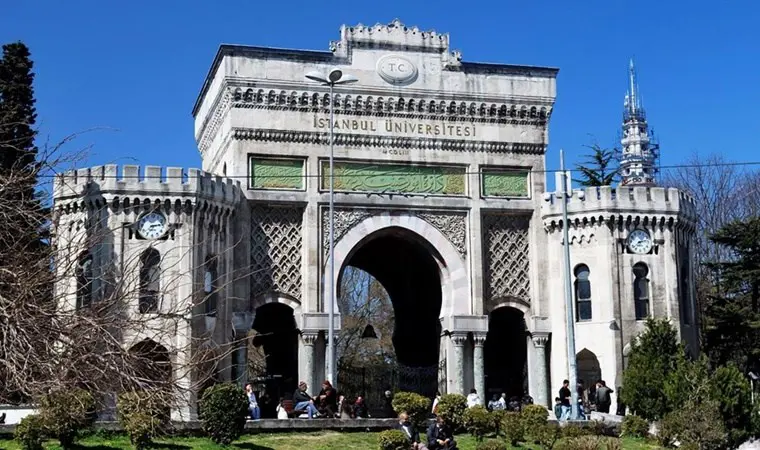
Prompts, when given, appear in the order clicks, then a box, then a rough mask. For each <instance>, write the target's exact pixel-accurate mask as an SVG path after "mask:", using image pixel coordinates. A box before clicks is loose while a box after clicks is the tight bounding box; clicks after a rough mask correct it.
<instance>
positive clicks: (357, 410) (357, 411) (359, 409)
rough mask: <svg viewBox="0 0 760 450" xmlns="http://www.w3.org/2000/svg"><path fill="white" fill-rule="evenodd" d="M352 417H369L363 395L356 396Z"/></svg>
mask: <svg viewBox="0 0 760 450" xmlns="http://www.w3.org/2000/svg"><path fill="white" fill-rule="evenodd" d="M354 417H355V418H357V419H366V418H367V417H369V412H368V411H367V403H366V402H365V401H364V396H362V395H360V396H358V397H356V401H355V402H354Z"/></svg>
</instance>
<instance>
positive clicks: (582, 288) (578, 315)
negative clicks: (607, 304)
mask: <svg viewBox="0 0 760 450" xmlns="http://www.w3.org/2000/svg"><path fill="white" fill-rule="evenodd" d="M573 273H574V274H575V283H574V284H575V320H576V321H578V322H585V321H589V320H591V318H592V317H593V316H592V309H591V281H589V275H590V271H589V268H588V266H587V265H585V264H578V265H577V266H575V270H573Z"/></svg>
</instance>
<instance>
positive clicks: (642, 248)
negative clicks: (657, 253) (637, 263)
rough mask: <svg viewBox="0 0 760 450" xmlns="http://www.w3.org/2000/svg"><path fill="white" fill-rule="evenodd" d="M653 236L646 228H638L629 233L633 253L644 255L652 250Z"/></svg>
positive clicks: (630, 247) (629, 244) (629, 246)
mask: <svg viewBox="0 0 760 450" xmlns="http://www.w3.org/2000/svg"><path fill="white" fill-rule="evenodd" d="M652 245H653V243H652V237H651V236H650V235H649V233H648V232H647V231H646V230H642V229H636V230H633V231H631V233H630V234H628V249H629V250H631V251H632V252H633V253H637V254H639V255H644V254H647V253H649V252H650V251H651V250H652Z"/></svg>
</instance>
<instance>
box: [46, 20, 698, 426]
mask: <svg viewBox="0 0 760 450" xmlns="http://www.w3.org/2000/svg"><path fill="white" fill-rule="evenodd" d="M335 67H337V68H339V69H340V70H341V71H342V72H343V73H346V74H351V75H354V76H356V77H357V78H358V79H359V81H358V83H355V84H351V85H340V86H336V87H335V89H334V97H333V98H331V97H330V94H329V89H328V88H327V87H325V86H321V85H319V84H317V83H313V82H311V81H309V80H307V79H306V78H305V74H306V73H307V72H308V71H312V70H319V71H321V72H328V71H330V70H332V69H333V68H335ZM556 76H557V70H556V69H552V68H544V67H525V66H513V65H507V64H482V63H473V62H468V61H465V60H463V59H462V54H461V53H459V52H453V51H451V50H450V48H449V38H448V35H446V34H441V33H436V32H428V31H420V30H418V29H416V28H414V27H406V26H404V25H403V24H401V23H400V22H398V21H394V22H392V23H390V24H387V25H380V24H378V25H376V26H371V27H367V26H362V25H359V26H356V27H349V26H344V27H342V28H341V38H340V40H338V41H336V42H333V43H332V44H331V47H330V51H323V52H319V51H299V50H284V49H274V48H261V47H250V46H232V45H223V46H221V47H220V49H219V52H218V54H217V56H216V58H215V59H214V62H213V64H212V67H211V70H210V71H209V73H208V77H207V79H206V81H205V83H204V84H203V87H202V89H201V92H200V95H199V97H198V99H197V102H196V104H195V107H194V109H193V116H194V118H195V138H196V142H197V144H198V149H199V151H200V154H201V157H202V164H203V169H204V170H205V171H206V172H199V171H190V172H188V173H187V174H185V173H184V172H183V171H181V170H179V169H172V168H170V169H168V170H167V171H166V173H165V174H164V173H163V172H162V171H161V169H160V168H154V167H148V168H146V169H145V175H144V176H143V177H141V176H139V174H138V169H137V168H133V167H131V166H127V167H125V169H124V173H123V174H119V175H118V176H117V174H116V171H117V170H116V168H115V166H104V167H101V168H93V169H89V170H87V169H85V170H79V171H75V172H72V173H69V174H66V175H65V176H62V178H61V180H60V181H61V183H59V184H57V187H56V191H55V197H56V210H57V211H58V212H59V214H60V217H61V221H60V226H61V227H62V228H61V229H63V230H65V233H63V234H62V235H61V236H62V237H61V239H62V240H64V241H66V242H69V243H70V242H75V243H77V244H76V245H79V244H78V241H76V239H75V235H76V234H77V233H78V232H83V230H84V231H86V230H88V229H90V228H94V227H96V226H99V227H101V228H111V229H113V230H121V229H122V227H124V224H125V223H127V224H128V226H127V227H126V230H127V231H126V233H125V234H123V235H121V234H120V235H119V236H120V237H119V238H118V239H116V240H115V241H114V242H112V243H111V244H109V245H111V247H109V248H110V250H109V251H110V252H111V253H106V255H111V256H110V258H111V259H112V260H113V261H120V259H119V252H120V251H122V250H121V249H122V242H120V241H119V239H121V240H123V244H124V245H126V246H125V247H123V248H126V249H127V251H130V252H134V251H137V249H144V248H147V247H151V246H152V247H155V248H157V249H159V250H160V251H161V252H164V251H168V252H169V254H172V253H171V252H172V251H176V250H177V249H185V250H187V249H192V250H187V255H186V256H185V257H183V258H179V261H178V264H177V265H175V266H174V267H175V268H174V269H172V270H171V271H164V272H162V276H167V277H168V276H170V275H171V276H179V277H181V278H182V280H183V282H184V284H181V285H178V286H179V287H176V288H174V287H172V289H173V290H172V292H171V295H170V296H169V298H170V299H171V301H173V302H177V303H179V304H186V305H190V307H191V308H192V307H194V304H193V301H194V298H196V297H197V295H196V293H195V292H194V291H193V289H190V288H189V287H188V286H200V287H203V288H204V296H205V297H209V295H207V294H209V292H206V291H205V289H206V288H207V287H209V286H211V287H213V286H214V283H213V281H214V278H213V277H212V276H211V275H210V274H211V273H212V272H211V271H210V270H211V269H209V268H208V267H209V258H211V260H212V261H217V260H219V261H220V262H221V263H220V264H218V265H216V266H214V270H215V271H218V272H219V274H218V275H219V279H220V280H221V281H223V282H224V288H223V289H221V290H220V295H219V298H218V307H217V310H214V311H211V310H206V311H204V312H203V313H202V316H203V317H202V318H201V319H202V320H200V319H199V320H197V321H192V323H188V325H187V326H188V327H189V329H190V330H191V334H193V335H197V336H199V337H200V339H202V340H203V339H207V340H208V345H211V343H213V345H219V346H224V345H227V344H230V343H231V341H230V340H231V339H233V338H235V337H238V338H240V337H241V336H245V335H246V329H250V328H251V327H253V328H255V329H256V331H258V332H259V336H262V337H261V339H266V338H265V337H263V336H267V335H272V336H277V338H276V339H277V340H278V341H277V343H278V346H280V347H282V348H286V350H282V351H287V352H290V353H288V354H286V355H284V356H283V355H278V357H277V358H274V359H275V360H277V361H278V363H277V364H279V366H277V369H272V370H278V371H280V372H283V373H278V374H279V375H281V377H280V378H278V379H281V380H290V381H288V382H292V381H293V380H306V381H307V383H309V384H311V385H312V386H314V383H315V382H318V380H321V379H324V378H325V377H328V378H334V377H333V375H334V374H330V373H328V371H327V366H328V364H326V359H327V355H326V354H327V352H326V349H327V347H326V340H327V335H328V334H329V333H328V330H329V329H330V328H331V327H330V314H329V312H328V311H329V305H330V300H331V299H333V298H335V296H336V295H337V294H338V292H337V289H335V286H336V285H337V281H338V280H340V279H341V278H340V277H341V270H343V268H344V267H346V266H352V265H353V267H362V268H363V269H362V270H367V271H368V272H370V273H371V274H372V275H373V276H375V278H376V279H378V281H380V282H381V283H382V284H383V286H384V287H385V288H386V290H387V291H388V292H389V293H392V294H390V296H391V301H392V302H393V306H394V310H396V312H397V314H396V316H395V317H396V318H395V320H394V325H395V328H394V331H393V332H394V335H396V334H397V335H398V336H404V334H405V333H411V334H407V336H414V338H415V339H418V341H417V342H415V344H417V345H416V346H418V347H422V346H425V348H426V350H425V352H426V353H425V354H424V355H422V356H420V355H415V354H411V353H410V352H407V353H409V354H406V355H405V357H409V358H412V359H413V358H414V357H419V361H418V362H419V364H417V366H415V364H407V363H406V362H405V363H404V368H403V370H400V373H401V376H402V378H403V379H404V383H406V385H409V386H419V387H420V389H421V390H422V389H428V390H429V388H430V386H429V385H430V383H431V382H432V383H435V378H438V382H439V386H433V392H435V390H436V388H438V389H439V390H440V391H442V392H458V393H463V392H465V391H467V390H469V389H470V388H472V387H473V386H474V387H475V388H476V389H477V390H478V391H479V392H480V394H481V398H482V399H486V398H487V397H490V394H492V393H494V392H499V393H500V392H503V391H502V390H501V389H506V388H504V386H502V385H500V384H499V383H500V382H501V381H504V380H506V379H507V378H509V377H514V376H517V377H520V376H522V378H523V381H525V377H527V388H528V391H529V393H530V394H531V395H532V396H533V397H534V398H535V399H536V401H537V403H540V404H544V405H548V404H549V403H550V399H551V396H550V395H549V392H553V391H556V390H557V389H558V388H559V387H558V383H559V382H561V380H563V379H564V378H566V377H567V366H568V364H567V356H566V354H567V347H566V342H567V329H566V315H565V311H566V308H567V306H566V305H565V296H564V284H563V276H564V274H565V273H566V272H567V269H568V268H567V267H564V262H563V261H564V259H563V255H562V249H563V246H564V245H566V244H567V245H568V246H569V248H570V250H571V262H572V264H573V267H571V268H569V269H570V272H571V274H572V275H573V276H574V277H575V278H574V280H573V283H574V286H576V287H577V289H578V293H582V294H583V296H585V297H583V298H581V297H579V296H578V295H577V294H578V293H576V294H575V295H574V301H575V302H576V303H577V304H574V305H573V306H572V307H573V308H574V310H576V312H578V317H577V318H578V323H577V327H576V329H577V332H576V344H577V348H578V349H579V350H580V351H579V355H580V356H579V358H580V357H581V356H582V357H583V363H584V364H586V365H584V366H583V370H584V371H585V372H584V373H592V371H591V370H592V369H593V368H594V367H598V370H599V371H600V373H598V374H596V373H595V375H594V376H596V375H598V376H599V377H603V378H604V379H605V380H606V381H607V383H608V384H609V385H611V386H615V383H616V381H617V380H619V379H620V375H621V373H622V365H623V349H624V348H625V347H626V345H628V344H629V342H630V340H631V339H633V338H634V337H635V335H636V333H638V332H639V331H640V330H641V328H642V324H643V323H644V322H643V318H644V317H642V314H643V313H646V314H648V315H654V316H659V317H670V318H672V319H673V320H674V321H677V322H678V323H679V326H680V332H681V334H682V336H683V337H684V338H685V339H687V341H689V342H696V341H695V340H694V339H693V338H694V336H696V334H695V330H696V329H697V325H696V318H695V317H694V312H693V311H694V307H693V292H692V291H691V287H690V286H691V284H690V277H691V275H690V270H691V266H690V263H691V252H693V245H692V244H691V240H692V238H693V220H694V218H693V216H692V209H691V206H690V205H691V203H690V201H689V199H688V198H687V197H685V196H684V195H683V194H681V193H679V192H678V191H675V190H667V189H661V188H654V187H652V188H641V189H645V190H641V189H639V188H637V189H628V188H625V187H621V188H618V189H617V190H615V189H612V188H599V189H596V188H594V189H586V190H585V191H582V193H581V192H579V191H576V192H574V193H573V195H572V196H571V198H570V199H569V200H568V204H567V205H568V208H569V216H570V220H569V223H568V224H567V225H568V226H569V227H570V230H569V231H570V233H569V234H570V239H569V240H570V242H568V243H565V242H564V240H563V239H562V237H561V236H562V233H561V231H562V227H563V226H565V224H564V223H563V221H562V219H561V217H562V214H561V207H560V206H561V204H562V203H561V201H560V200H558V196H557V194H556V193H545V192H544V190H545V186H546V180H545V178H546V177H545V173H546V161H545V152H546V149H547V146H548V126H549V121H550V118H551V113H552V109H553V106H554V101H555V98H556ZM331 108H334V112H335V122H334V124H333V129H334V140H333V143H334V148H333V151H332V152H331V150H330V146H329V141H328V136H329V133H328V130H329V129H330V126H331V123H330V121H329V117H330V114H329V112H330V109H331ZM331 154H332V155H334V164H333V169H334V170H333V171H332V172H331V171H330V168H329V163H328V161H329V158H330V155H331ZM212 174H213V175H212ZM111 175H113V177H111ZM186 175H189V177H187V178H188V179H187V180H184V181H183V178H185V176H186ZM330 176H333V186H334V188H335V189H334V197H333V200H334V202H335V215H334V225H335V248H334V252H333V254H334V258H335V259H334V261H332V262H333V263H334V264H329V262H330V261H329V255H330V254H331V253H330V251H329V242H328V222H329V216H328V203H329V201H330V194H329V192H330V190H329V186H330ZM224 177H230V178H231V179H235V180H237V181H238V182H236V183H233V182H231V181H228V180H226V179H225V178H224ZM72 186H73V187H72ZM92 205H99V208H100V209H97V208H94V207H93V206H92ZM150 205H153V206H155V208H152V207H149V206H150ZM96 209H97V211H98V212H97V214H95V213H93V212H94V211H95V210H96ZM147 210H151V211H154V212H160V213H161V214H164V215H166V217H167V220H168V222H169V223H171V224H172V227H171V228H170V230H168V231H167V232H166V234H165V235H164V237H163V238H162V239H159V240H150V239H142V240H140V239H135V238H134V236H135V233H137V229H136V228H135V226H134V223H136V222H137V221H138V220H139V218H140V217H142V216H141V215H142V214H144V213H145V211H147ZM77 230H79V231H77ZM634 232H636V233H638V234H637V236H642V234H647V235H650V236H651V238H652V241H651V242H649V244H651V246H652V247H651V250H650V251H649V252H648V253H646V252H645V253H636V252H634V251H632V250H631V245H630V242H628V241H629V240H630V236H631V235H632V233H634ZM638 239H640V241H641V239H643V238H638ZM117 241H119V242H117ZM639 243H640V244H641V242H639ZM644 244H647V242H644ZM642 245H643V244H642ZM644 247H646V246H644ZM637 248H643V247H641V245H639V247H637ZM646 248H648V247H646ZM230 249H232V250H230ZM162 254H163V253H162ZM212 256H213V257H212ZM642 265H646V267H647V269H648V270H647V271H646V275H645V276H646V277H648V278H646V279H642V278H641V276H639V277H638V278H635V277H634V275H633V274H634V268H635V269H636V272H635V273H637V274H641V273H644V272H642V271H641V270H640V269H641V268H642ZM331 266H334V270H333V272H330V267H331ZM118 269H119V270H121V271H123V272H125V273H130V271H134V269H133V268H130V267H126V266H125V267H119V268H118ZM164 274H165V275H164ZM330 281H332V283H331V282H330ZM634 282H636V283H639V284H638V285H637V287H641V286H643V284H641V283H644V282H646V283H648V284H647V286H648V287H649V290H648V292H649V293H650V295H649V297H647V298H646V299H643V300H642V299H641V298H636V299H634V289H633V283H634ZM72 283H74V282H73V281H72ZM72 285H75V283H74V284H72ZM172 286H174V285H172ZM220 286H221V285H220ZM330 286H332V287H333V291H332V292H331V291H329V288H330ZM579 286H580V287H579ZM64 287H66V286H64ZM68 288H71V286H68ZM581 288H582V289H581ZM587 288H588V289H587ZM639 291H640V290H637V291H636V292H639ZM589 292H590V293H589ZM588 296H590V298H587V297H588ZM581 301H582V302H584V303H583V304H582V305H581V303H579V302H581ZM183 302H184V303H183ZM332 304H333V305H334V306H335V305H336V304H337V302H334V303H332ZM634 304H635V306H634ZM580 306H583V311H582V314H581V312H579V311H580ZM199 309H200V306H198V307H196V308H195V309H194V311H196V312H197V310H199ZM341 313H343V312H342V311H340V310H339V308H336V310H335V317H334V318H333V320H334V321H333V326H334V330H336V331H337V332H339V329H340V327H341V324H342V318H341ZM502 313H503V314H502ZM277 314H280V316H277ZM402 316H403V317H402ZM505 317H507V318H505ZM500 321H501V322H500ZM233 324H234V326H233ZM275 324H276V327H279V328H278V329H268V328H267V327H273V326H275ZM425 327H427V328H425ZM261 330H264V331H261ZM509 332H513V334H511V335H510V334H509ZM177 333H178V336H177V339H180V338H181V336H180V332H179V331H178V332H177ZM278 333H281V334H278ZM415 333H416V334H415ZM498 336H511V337H498ZM498 339H504V340H503V341H498V342H497V341H495V340H498ZM257 342H258V341H257ZM286 342H287V343H286ZM169 344H170V343H167V345H169ZM234 345H238V344H234ZM257 345H258V344H257ZM263 345H266V344H263ZM690 345H692V347H693V348H694V349H697V348H696V344H695V343H694V344H690ZM242 347H243V346H240V347H236V348H235V349H233V351H232V352H231V353H232V354H231V355H230V356H228V357H226V361H225V363H224V364H222V365H221V366H224V367H225V368H226V369H224V370H223V371H222V373H221V374H220V376H221V377H222V378H224V379H233V380H235V381H238V382H241V383H242V382H243V381H244V380H245V369H244V367H245V349H244V348H242ZM489 349H490V350H489ZM493 349H497V350H498V351H496V352H494V350H493ZM515 349H519V350H520V351H518V352H513V353H515V355H517V356H515V358H518V359H517V360H514V361H513V360H510V362H509V364H508V365H510V367H511V366H514V367H512V369H514V370H513V373H512V375H510V376H505V375H504V374H503V373H501V372H498V371H494V370H495V369H493V367H494V366H493V365H489V364H486V363H485V361H486V359H488V358H493V357H494V356H493V355H497V356H498V358H503V357H504V353H505V352H509V351H513V350H515ZM402 350H406V349H402ZM523 350H524V351H523ZM697 350H698V349H697ZM278 351H279V350H278ZM420 352H421V351H420ZM489 352H490V353H489ZM399 354H400V352H399ZM520 355H522V356H520ZM519 358H522V360H520V359H519ZM594 361H596V366H594ZM413 362H414V361H413ZM436 362H437V364H438V365H435V364H434V363H436ZM275 365H276V364H275ZM489 367H490V369H489ZM439 368H440V371H439ZM488 370H491V371H493V372H492V373H488ZM510 370H511V369H510ZM284 372H287V373H284ZM526 374H527V375H526ZM499 377H502V378H503V379H502V380H501V381H499V379H500V378H499ZM272 379H275V378H272ZM431 380H432V381H431ZM494 380H496V381H494ZM282 383H285V381H282ZM504 383H505V384H508V382H507V381H504ZM396 387H398V386H396ZM293 388H295V386H290V385H288V386H284V385H283V386H278V387H277V389H279V390H280V391H281V392H282V391H284V390H290V389H293ZM509 389H513V390H515V389H516V390H518V391H519V392H515V393H514V395H522V394H523V393H524V392H523V384H522V383H517V384H514V383H513V385H512V386H511V387H510V388H509ZM510 392H511V391H510ZM511 395H512V394H511ZM186 400H187V402H188V406H187V407H186V408H184V410H185V412H189V414H191V416H192V411H193V410H194V408H193V407H191V406H190V405H192V403H193V398H187V399H186Z"/></svg>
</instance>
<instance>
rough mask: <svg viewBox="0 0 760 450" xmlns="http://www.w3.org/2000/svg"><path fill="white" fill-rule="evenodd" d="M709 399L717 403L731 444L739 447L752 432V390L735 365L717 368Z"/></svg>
mask: <svg viewBox="0 0 760 450" xmlns="http://www.w3.org/2000/svg"><path fill="white" fill-rule="evenodd" d="M710 398H711V399H712V400H714V401H715V402H717V404H718V408H719V410H720V414H721V416H722V417H723V423H724V424H725V425H726V429H728V430H729V432H730V435H731V439H730V440H731V441H732V443H733V444H736V445H739V444H741V442H742V441H743V440H744V439H746V438H747V435H748V434H750V433H751V431H752V390H751V388H750V384H749V381H748V380H747V378H746V377H745V376H744V374H742V371H741V370H739V369H738V368H737V367H736V366H735V365H733V364H731V365H729V366H726V367H718V369H717V370H716V371H715V373H714V374H713V376H712V378H711V379H710Z"/></svg>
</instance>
